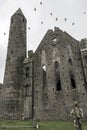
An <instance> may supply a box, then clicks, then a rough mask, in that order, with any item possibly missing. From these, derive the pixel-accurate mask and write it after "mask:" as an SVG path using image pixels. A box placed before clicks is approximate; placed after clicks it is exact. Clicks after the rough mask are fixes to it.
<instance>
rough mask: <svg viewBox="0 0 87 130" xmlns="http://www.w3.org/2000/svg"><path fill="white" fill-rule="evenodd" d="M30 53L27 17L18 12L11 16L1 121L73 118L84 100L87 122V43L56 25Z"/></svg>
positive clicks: (1, 90) (0, 111) (0, 114)
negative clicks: (73, 108) (73, 111)
mask: <svg viewBox="0 0 87 130" xmlns="http://www.w3.org/2000/svg"><path fill="white" fill-rule="evenodd" d="M26 54H27V51H26V18H25V16H24V15H23V13H22V11H21V9H18V10H17V11H16V13H15V14H14V15H13V16H12V17H11V25H10V32H9V43H8V50H7V59H6V67H5V74H4V82H3V85H0V88H1V89H0V92H1V93H0V97H1V100H0V118H3V119H22V117H24V118H25V119H35V120H69V119H70V111H71V104H72V102H73V101H78V103H79V106H80V107H82V108H83V110H84V119H87V40H86V39H83V40H81V42H79V41H77V40H76V39H74V38H73V37H71V36H70V35H69V34H67V33H66V32H63V31H62V30H60V29H59V28H57V27H55V28H54V30H48V31H47V33H46V34H45V36H44V38H43V39H42V41H41V43H40V44H39V46H38V48H37V49H36V51H35V52H33V51H32V50H29V51H28V57H27V56H26Z"/></svg>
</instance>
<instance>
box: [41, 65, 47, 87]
mask: <svg viewBox="0 0 87 130" xmlns="http://www.w3.org/2000/svg"><path fill="white" fill-rule="evenodd" d="M42 73H43V86H45V85H46V65H43V66H42Z"/></svg>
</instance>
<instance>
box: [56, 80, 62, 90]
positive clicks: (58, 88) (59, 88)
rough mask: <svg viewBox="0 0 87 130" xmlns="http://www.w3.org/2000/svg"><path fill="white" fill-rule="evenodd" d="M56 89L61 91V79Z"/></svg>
mask: <svg viewBox="0 0 87 130" xmlns="http://www.w3.org/2000/svg"><path fill="white" fill-rule="evenodd" d="M56 91H61V83H60V79H59V80H58V81H57V83H56Z"/></svg>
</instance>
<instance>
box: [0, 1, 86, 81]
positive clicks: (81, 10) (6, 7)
mask: <svg viewBox="0 0 87 130" xmlns="http://www.w3.org/2000/svg"><path fill="white" fill-rule="evenodd" d="M40 2H42V5H41V4H40ZM18 8H21V9H22V11H23V13H24V15H25V17H26V19H27V49H28V50H31V49H32V50H34V51H35V49H36V48H37V46H38V45H39V43H40V42H41V40H42V38H43V36H44V35H45V33H46V32H47V30H48V29H53V28H54V27H55V26H57V27H59V28H60V29H61V30H63V31H66V32H67V33H69V34H70V35H71V36H73V37H74V38H76V39H77V40H81V39H83V38H87V0H0V82H1V83H2V82H3V75H4V69H5V61H6V52H7V45H8V35H9V26H10V17H11V16H12V15H13V14H14V13H15V11H16V10H17V9H18ZM34 8H36V11H34ZM50 13H52V14H53V15H50ZM56 17H57V18H58V21H56ZM65 18H67V21H65V20H64V19H65ZM41 21H42V22H43V24H41ZM73 22H74V23H75V24H74V26H73V25H72V23H73ZM28 27H30V28H31V30H28ZM4 32H5V33H6V35H4Z"/></svg>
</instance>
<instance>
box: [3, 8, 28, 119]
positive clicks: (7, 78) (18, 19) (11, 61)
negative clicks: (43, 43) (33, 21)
mask: <svg viewBox="0 0 87 130" xmlns="http://www.w3.org/2000/svg"><path fill="white" fill-rule="evenodd" d="M25 58H26V18H25V17H24V15H23V13H22V11H21V9H20V8H19V9H18V10H17V11H16V12H15V13H14V15H13V16H12V17H11V24H10V32H9V43H8V50H7V59H6V67H5V75H4V85H3V86H4V87H3V100H4V104H3V105H4V110H3V111H4V115H3V116H4V117H5V118H15V119H17V118H21V116H22V113H23V109H22V108H23V107H22V106H23V100H22V97H23V61H24V59H25ZM20 108H21V109H20Z"/></svg>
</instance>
